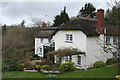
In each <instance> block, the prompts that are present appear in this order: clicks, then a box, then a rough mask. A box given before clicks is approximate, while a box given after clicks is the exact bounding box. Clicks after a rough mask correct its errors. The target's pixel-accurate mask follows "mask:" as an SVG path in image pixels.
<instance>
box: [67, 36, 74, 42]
mask: <svg viewBox="0 0 120 80" xmlns="http://www.w3.org/2000/svg"><path fill="white" fill-rule="evenodd" d="M66 41H67V42H72V41H73V35H72V34H66Z"/></svg>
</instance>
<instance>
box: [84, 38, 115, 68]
mask: <svg viewBox="0 0 120 80" xmlns="http://www.w3.org/2000/svg"><path fill="white" fill-rule="evenodd" d="M100 37H101V36H100ZM86 48H87V51H86V62H85V63H86V64H85V65H86V67H87V68H88V67H92V66H93V64H94V62H96V61H103V62H106V60H107V59H108V58H112V57H113V54H112V53H106V52H105V51H104V50H103V47H101V44H100V41H99V37H87V47H86Z"/></svg>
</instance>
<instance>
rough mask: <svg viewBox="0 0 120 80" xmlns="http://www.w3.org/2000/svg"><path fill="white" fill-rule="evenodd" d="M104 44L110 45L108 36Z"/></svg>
mask: <svg viewBox="0 0 120 80" xmlns="http://www.w3.org/2000/svg"><path fill="white" fill-rule="evenodd" d="M106 44H108V45H110V44H111V43H110V37H109V36H107V37H106Z"/></svg>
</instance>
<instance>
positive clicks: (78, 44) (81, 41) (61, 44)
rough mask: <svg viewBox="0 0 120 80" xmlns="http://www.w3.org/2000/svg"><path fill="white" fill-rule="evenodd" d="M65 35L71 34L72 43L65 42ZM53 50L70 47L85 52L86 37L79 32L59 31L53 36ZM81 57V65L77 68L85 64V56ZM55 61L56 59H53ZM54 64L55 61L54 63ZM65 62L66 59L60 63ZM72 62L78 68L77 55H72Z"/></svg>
mask: <svg viewBox="0 0 120 80" xmlns="http://www.w3.org/2000/svg"><path fill="white" fill-rule="evenodd" d="M66 34H72V37H73V40H72V43H69V42H66ZM54 38H55V50H57V49H59V48H65V47H72V48H77V49H78V50H80V51H83V52H86V44H87V37H86V35H85V34H84V33H83V32H82V31H80V30H60V31H58V32H57V33H56V34H55V36H54ZM80 56H81V65H79V67H81V68H83V67H86V66H84V64H85V63H84V62H85V55H84V54H82V55H80ZM55 59H56V57H55ZM55 62H56V61H55ZM64 62H66V58H63V59H62V63H64ZM72 62H74V63H75V64H76V65H77V66H78V55H72Z"/></svg>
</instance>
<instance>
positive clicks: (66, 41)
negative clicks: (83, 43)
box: [65, 41, 73, 43]
mask: <svg viewBox="0 0 120 80" xmlns="http://www.w3.org/2000/svg"><path fill="white" fill-rule="evenodd" d="M65 42H66V43H73V42H72V41H65Z"/></svg>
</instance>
